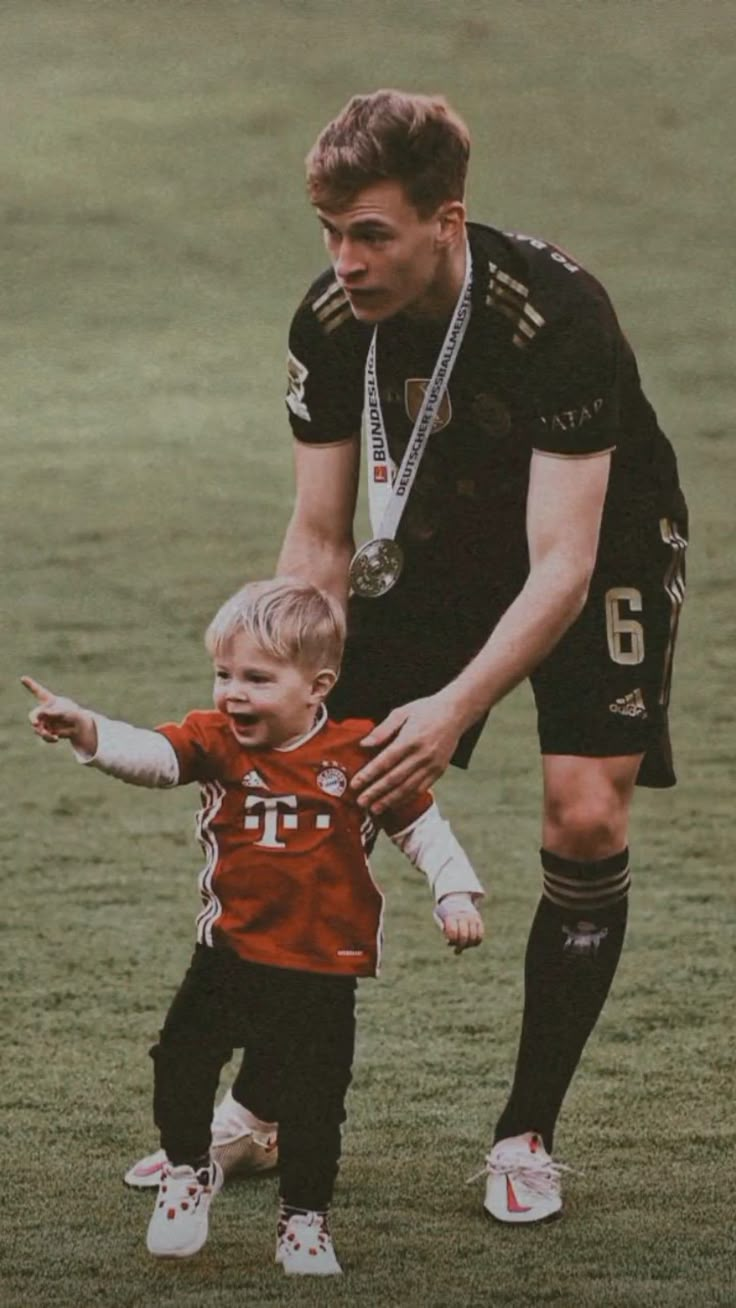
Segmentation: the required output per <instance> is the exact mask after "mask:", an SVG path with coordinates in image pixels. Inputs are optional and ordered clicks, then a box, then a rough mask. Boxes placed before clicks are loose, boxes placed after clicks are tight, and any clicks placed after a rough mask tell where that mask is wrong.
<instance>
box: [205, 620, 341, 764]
mask: <svg viewBox="0 0 736 1308" xmlns="http://www.w3.org/2000/svg"><path fill="white" fill-rule="evenodd" d="M214 668H215V687H214V701H215V708H217V709H219V710H220V712H221V713H224V714H225V715H226V716H227V717H228V718H229V720H230V726H231V728H232V732H233V735H234V736H235V739H236V740H237V741H239V743H240V744H241V745H246V746H247V747H248V748H249V749H270V748H273V747H274V746H275V745H287V744H289V743H290V742H291V741H292V740H295V739H296V738H297V737H298V736H303V735H304V733H305V732H307V731H309V729H310V728H311V726H312V725H313V723H314V715H315V711H316V708H317V706H318V704H320V703H321V702H322V700H323V699H324V697H325V695H326V694H327V692H328V690H329V689H330V687H331V686H332V684H333V683H334V680H335V675H334V673H332V672H330V671H329V669H324V670H322V671H319V672H314V671H312V670H306V669H304V668H303V667H300V666H299V665H298V664H296V663H287V662H285V661H284V660H283V659H277V658H274V656H273V655H272V654H268V653H267V652H266V651H265V650H264V649H262V647H261V646H260V645H259V644H257V642H256V641H254V640H253V639H252V638H251V637H250V636H248V635H247V634H246V633H245V632H238V633H237V634H236V635H235V636H233V637H232V638H231V639H230V640H229V641H228V643H227V644H226V645H224V646H223V648H222V649H221V650H220V651H219V653H218V654H217V656H216V658H215V659H214Z"/></svg>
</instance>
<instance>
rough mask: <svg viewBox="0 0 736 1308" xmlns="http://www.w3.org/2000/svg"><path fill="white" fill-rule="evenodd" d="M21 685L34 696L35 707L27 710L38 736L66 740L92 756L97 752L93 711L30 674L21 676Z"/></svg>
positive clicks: (55, 740)
mask: <svg viewBox="0 0 736 1308" xmlns="http://www.w3.org/2000/svg"><path fill="white" fill-rule="evenodd" d="M20 680H21V685H23V686H25V688H26V690H30V692H31V694H32V695H35V697H36V701H37V702H36V707H35V708H33V709H31V711H30V713H29V714H28V718H29V721H30V723H31V726H32V727H33V730H34V731H35V733H36V735H37V736H40V737H41V740H45V741H46V743H47V744H48V745H55V744H56V743H57V741H59V740H69V741H71V744H72V745H73V746H74V748H75V749H78V750H80V751H81V752H82V753H84V754H89V755H90V757H92V756H93V755H94V754H95V753H96V752H97V727H96V726H95V720H94V717H93V716H92V714H91V713H90V712H89V711H88V710H87V709H83V708H81V707H80V705H79V704H75V702H74V700H73V699H65V698H64V697H63V696H61V695H55V694H54V692H53V690H48V689H47V688H46V686H42V685H41V683H40V681H34V679H33V677H21V679H20Z"/></svg>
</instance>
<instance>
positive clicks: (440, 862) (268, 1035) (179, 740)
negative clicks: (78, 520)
mask: <svg viewBox="0 0 736 1308" xmlns="http://www.w3.org/2000/svg"><path fill="white" fill-rule="evenodd" d="M344 635H345V628H344V619H343V615H342V610H341V609H340V607H339V605H338V604H337V603H336V602H334V601H333V600H332V599H331V598H330V597H329V596H327V595H325V594H323V593H322V592H321V591H319V590H317V589H316V588H315V587H313V586H311V585H309V584H308V583H305V582H301V581H296V580H291V579H288V578H280V579H276V580H274V581H267V582H253V583H251V584H249V585H247V586H244V587H243V589H242V590H240V591H238V593H237V594H236V595H234V596H232V598H231V599H229V600H228V601H227V602H226V603H225V604H224V605H223V606H222V608H221V609H220V610H219V612H218V613H217V614H216V616H215V618H214V619H213V621H212V622H211V624H210V626H209V628H208V630H207V633H206V637H205V644H206V647H207V650H208V652H209V654H210V655H211V657H212V659H213V663H214V673H215V685H214V704H215V707H214V710H206V711H195V712H191V713H188V714H187V716H186V717H185V719H184V721H183V722H182V723H180V724H178V725H176V724H173V723H169V724H166V725H165V726H161V727H158V728H157V729H156V730H155V731H149V730H143V729H140V728H137V727H133V726H130V725H129V724H128V723H124V722H113V721H110V720H109V719H107V718H104V717H102V716H101V715H99V714H97V713H95V712H92V711H91V710H89V709H85V708H82V707H80V706H79V705H78V704H75V703H74V702H73V701H72V700H69V699H63V698H60V697H58V696H56V695H55V694H53V693H52V692H51V691H50V690H47V689H46V688H45V687H44V686H42V685H40V684H39V683H38V682H36V681H34V680H33V679H32V678H31V677H23V678H22V681H23V684H24V685H25V686H26V687H27V689H29V690H30V691H31V692H32V693H33V694H34V695H35V697H36V700H37V704H36V706H35V708H34V709H33V710H32V712H31V714H30V720H31V722H32V725H33V728H34V730H35V732H36V734H37V735H39V736H40V737H41V739H42V740H45V741H47V742H49V743H54V742H56V741H58V740H59V739H61V738H65V739H67V740H69V742H70V743H71V745H72V747H73V749H74V752H75V754H76V756H77V758H78V759H79V760H80V761H81V762H83V763H86V764H89V765H91V766H92V767H96V768H99V769H100V770H101V771H103V772H106V773H108V774H109V775H111V776H114V777H119V778H120V779H121V780H123V781H127V782H131V783H133V784H134V785H142V786H162V787H170V786H176V785H185V784H187V783H189V782H194V781H196V782H198V783H199V785H200V787H201V794H202V801H203V802H202V808H201V810H200V812H199V816H198V835H199V839H200V841H201V844H202V846H203V849H204V851H205V854H206V864H205V867H204V869H203V871H202V873H201V874H200V878H199V887H200V893H201V898H202V908H201V910H200V912H199V915H198V917H197V944H196V947H195V952H194V956H193V958H192V961H191V964H190V966H189V969H188V971H187V973H186V975H185V977H184V980H183V981H182V984H181V986H180V988H179V990H178V992H177V994H176V996H175V998H174V1000H173V1003H172V1004H171V1007H170V1009H169V1011H168V1014H167V1016H166V1019H165V1022H164V1025H163V1028H162V1030H161V1033H160V1037H159V1041H158V1044H157V1045H156V1046H155V1047H154V1049H153V1051H152V1054H153V1059H154V1069H155V1071H154V1118H155V1122H156V1125H157V1126H158V1128H159V1132H160V1141H161V1147H162V1149H163V1150H164V1152H165V1155H166V1159H167V1161H166V1163H165V1164H164V1166H163V1169H162V1172H161V1179H160V1185H159V1191H158V1196H157V1199H156V1204H155V1207H154V1211H153V1215H152V1217H151V1219H150V1222H149V1226H148V1235H147V1246H148V1249H149V1252H150V1253H151V1254H153V1255H154V1256H156V1257H174V1258H186V1257H189V1256H190V1255H192V1254H195V1253H196V1252H197V1251H198V1250H199V1249H201V1248H202V1246H203V1245H204V1243H205V1241H206V1239H207V1232H208V1210H209V1207H210V1203H211V1201H212V1199H213V1198H214V1196H215V1195H216V1194H217V1191H218V1190H219V1189H220V1187H221V1185H222V1181H223V1171H222V1166H221V1164H220V1163H219V1162H218V1161H217V1160H216V1159H213V1158H212V1157H211V1153H210V1148H211V1130H210V1125H211V1118H212V1110H213V1105H214V1100H215V1092H216V1089H217V1084H218V1079H219V1076H220V1072H221V1069H222V1067H223V1065H224V1064H225V1063H226V1062H227V1060H228V1059H229V1058H230V1057H231V1055H232V1050H233V1048H234V1047H243V1049H244V1050H245V1051H246V1055H247V1059H248V1062H249V1064H250V1065H251V1067H252V1068H253V1069H254V1073H255V1075H256V1076H257V1078H258V1079H259V1080H260V1081H261V1083H263V1084H267V1085H268V1086H269V1095H270V1111H271V1112H273V1110H275V1113H274V1115H275V1116H278V1123H279V1164H280V1214H279V1220H278V1227H277V1248H276V1261H277V1262H278V1263H281V1265H282V1267H283V1269H284V1271H285V1272H286V1273H288V1274H293V1273H296V1274H303V1273H306V1274H313V1275H322V1276H329V1275H335V1274H339V1273H340V1271H341V1268H340V1265H339V1263H338V1261H337V1258H336V1256H335V1252H334V1249H333V1246H332V1240H331V1237H330V1232H329V1226H328V1209H329V1205H330V1201H331V1198H332V1192H333V1187H334V1182H335V1177H336V1175H337V1169H338V1161H339V1157H340V1127H341V1123H342V1122H343V1121H344V1120H345V1111H344V1103H345V1096H346V1092H347V1089H348V1085H349V1083H350V1079H351V1067H352V1059H353V1044H354V1034H355V1021H354V995H355V986H356V978H357V977H360V976H373V975H375V974H376V972H377V970H378V964H379V959H380V947H381V928H382V920H383V896H382V895H381V893H380V891H379V890H378V888H377V887H376V885H375V883H374V881H373V880H372V877H371V873H370V868H369V865H368V858H367V856H368V852H369V850H370V848H371V847H372V844H373V842H374V840H375V835H376V830H375V826H374V823H373V821H372V820H371V819H370V817H367V816H366V814H365V813H364V812H363V811H362V810H361V809H360V808H359V807H358V805H357V803H356V802H355V798H354V792H353V791H351V788H350V779H351V777H352V775H353V774H354V773H355V772H357V771H358V769H359V768H360V766H361V764H362V763H364V761H365V750H364V749H362V748H361V746H360V740H361V738H362V737H363V736H364V735H365V734H366V732H367V731H368V729H369V724H368V723H366V722H365V721H356V720H353V721H346V722H342V723H333V722H331V721H329V719H328V717H327V713H326V710H325V707H324V704H323V701H324V698H325V696H326V695H327V693H328V692H329V690H330V688H331V687H332V685H333V684H334V682H335V680H336V678H337V675H338V671H339V667H340V659H341V655H342V648H343V642H344ZM381 825H382V827H384V828H385V829H386V831H387V832H388V834H389V835H390V836H391V838H392V840H393V841H394V843H395V844H396V845H397V846H398V847H399V848H400V849H401V850H402V851H403V852H404V853H405V854H406V855H407V857H408V858H409V859H410V860H411V861H412V863H414V864H415V865H416V866H418V867H420V868H421V869H422V870H423V871H424V872H425V873H426V875H427V877H428V879H429V882H430V884H431V886H432V888H433V891H434V896H435V900H436V901H437V909H436V914H437V916H438V919H439V921H440V922H441V925H442V929H443V931H444V934H445V936H446V938H447V940H448V942H450V943H451V944H453V945H454V946H455V949H456V950H457V951H459V950H461V949H464V948H466V947H467V946H471V945H476V944H478V943H479V942H480V940H481V939H482V934H483V926H482V921H481V918H480V916H479V914H478V912H477V910H476V908H475V906H474V901H475V899H476V898H477V897H478V896H479V895H481V894H482V893H483V892H482V887H481V885H480V883H479V881H478V879H477V877H476V876H475V873H474V872H473V870H472V868H471V867H470V865H469V863H468V860H467V858H466V857H465V855H464V853H463V851H462V850H461V848H460V846H459V845H458V843H457V841H456V840H455V838H454V836H453V835H452V833H451V831H450V829H449V827H448V825H447V823H446V822H444V821H443V820H442V819H441V818H440V816H439V813H438V811H437V808H436V805H435V804H434V801H433V799H432V796H431V794H430V793H429V792H425V793H424V794H422V795H419V796H418V797H416V798H415V799H413V800H412V801H410V802H408V803H405V804H403V805H402V806H401V808H400V809H397V810H396V811H393V812H390V813H386V814H384V815H382V818H381ZM252 1107H253V1109H254V1111H256V1112H257V1111H258V1105H253V1106H252ZM256 1120H257V1119H256Z"/></svg>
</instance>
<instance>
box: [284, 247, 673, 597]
mask: <svg viewBox="0 0 736 1308" xmlns="http://www.w3.org/2000/svg"><path fill="white" fill-rule="evenodd" d="M468 235H469V240H470V247H471V252H472V258H473V288H472V312H471V317H470V322H469V326H468V330H467V333H466V336H465V340H464V342H463V345H462V348H461V350H460V353H459V356H458V358H457V360H456V362H455V366H454V369H453V372H452V376H451V378H450V383H449V387H448V389H447V392H446V393H445V396H444V399H443V401H442V405H441V407H440V410H439V412H438V414H437V417H436V419H435V425H434V428H433V432H432V435H431V438H430V440H429V442H428V444H427V448H426V450H425V453H424V456H423V459H422V463H421V466H420V469H419V472H418V475H417V478H416V481H415V483H414V486H413V488H412V491H411V493H410V496H409V500H408V503H407V505H406V507H405V510H404V515H403V517H402V520H401V524H400V527H399V532H398V538H399V540H400V541H401V542H402V544H403V546H404V550H405V556H406V563H405V568H404V573H403V575H402V578H401V580H400V582H399V584H398V585H397V587H396V588H395V590H394V591H393V592H391V593H390V597H387V602H389V603H391V604H400V605H404V604H405V603H406V601H407V599H410V600H411V602H412V603H413V604H414V605H419V606H420V607H422V608H424V609H426V610H427V613H428V616H431V612H432V611H433V610H436V611H441V610H442V608H443V607H444V606H445V605H446V603H447V602H449V601H450V600H451V602H452V603H453V607H456V612H462V611H463V610H464V611H466V612H467V613H469V614H470V615H471V619H472V615H474V614H478V615H481V616H482V612H483V610H484V609H485V607H486V605H485V601H484V596H490V595H491V593H492V607H493V608H494V609H496V608H497V606H498V601H499V596H501V595H505V597H506V599H507V600H508V599H510V598H511V597H512V596H513V595H514V594H515V593H516V592H517V591H518V589H519V588H520V586H521V585H522V584H523V580H524V577H525V575H526V572H527V570H528V554H527V545H526V533H525V506H526V496H527V487H528V479H529V462H530V457H531V453H532V451H533V450H541V451H545V452H547V453H550V454H555V455H558V456H562V457H566V456H567V457H570V456H573V457H575V456H580V455H586V454H594V453H597V452H600V451H604V450H611V451H612V472H611V479H610V484H609V490H608V495H607V500H606V507H605V512H604V520H603V526H602V532H601V543H600V548H599V559H598V565H599V566H605V563H606V560H607V559H609V560H610V558H611V557H613V556H615V555H617V554H618V555H620V553H621V551H622V550H624V551H625V550H628V549H632V550H635V549H636V548H637V541H638V540H639V538H640V537H641V538H643V536H644V534H645V532H646V531H647V530H649V531H651V526H652V524H655V525H656V523H657V521H658V520H659V518H660V517H662V516H667V515H671V514H672V513H673V511H674V507H673V506H675V505H676V504H677V502H678V499H677V497H678V480H677V465H676V461H675V456H674V453H673V451H672V447H671V445H670V443H669V441H668V440H667V438H666V436H665V435H664V434H663V433H662V431H661V430H660V428H659V426H658V423H657V419H656V415H655V413H654V410H653V409H652V406H651V405H650V404H649V402H648V400H647V399H646V397H645V395H644V393H643V391H642V387H641V383H640V379H639V374H638V370H637V366H636V361H635V358H634V355H633V352H632V350H631V348H630V346H629V344H628V342H627V340H626V338H625V336H624V334H623V332H622V331H621V328H620V326H619V324H618V321H617V318H616V315H615V313H614V310H613V307H612V305H611V302H610V300H609V298H608V295H607V294H606V291H605V290H604V288H603V287H602V286H601V284H600V283H599V282H598V281H597V280H596V279H595V278H594V277H593V276H591V274H590V273H588V272H586V271H585V269H583V268H581V267H580V265H579V264H577V263H576V262H575V260H574V259H572V258H571V257H570V256H569V255H568V254H566V253H565V252H564V251H562V250H560V249H558V248H557V247H556V246H554V245H551V244H550V243H549V242H546V241H542V240H539V239H537V238H536V237H530V236H524V235H522V234H520V233H508V232H500V231H497V230H495V229H494V228H491V227H487V226H481V225H479V224H475V223H471V224H469V226H468ZM445 331H446V324H438V325H435V324H431V325H430V324H427V323H419V322H417V321H416V320H412V319H410V318H408V317H406V316H404V315H402V314H398V315H396V316H395V317H394V318H391V319H388V320H386V321H385V322H382V323H381V324H380V325H379V328H378V337H377V371H378V384H379V391H380V397H381V405H382V409H383V415H384V421H385V424H386V430H387V433H388V438H389V448H390V451H391V456H392V459H393V460H394V462H395V463H396V464H397V465H398V464H399V463H400V461H401V457H402V454H403V451H404V449H405V447H406V444H407V441H408V439H409V436H410V433H411V430H412V427H413V424H414V421H415V420H416V417H417V414H418V411H419V407H420V405H421V402H422V399H423V395H424V389H425V387H426V385H427V383H428V381H429V379H430V377H431V375H432V372H433V369H434V365H435V363H436V360H437V355H438V353H439V350H440V347H441V345H442V341H443V339H444V335H445ZM372 334H373V326H372V325H367V324H363V323H361V322H359V321H358V320H357V319H356V318H354V317H353V314H352V312H351V309H350V306H349V304H348V301H347V298H346V296H345V294H344V292H343V291H342V289H341V287H340V286H339V284H338V282H337V281H336V279H335V277H334V274H333V273H332V271H329V272H326V273H324V274H323V275H322V276H321V277H320V278H318V280H317V281H316V282H315V283H314V284H313V285H312V286H311V287H310V289H309V291H308V292H307V295H306V296H305V298H304V299H303V300H302V302H301V304H300V305H299V308H298V309H297V312H296V314H295V316H294V318H293V321H292V324H291V331H290V335H289V382H288V392H287V405H288V410H289V418H290V422H291V427H292V430H293V432H294V435H295V436H296V437H297V439H298V440H300V441H304V442H315V443H320V444H325V443H329V442H330V441H342V440H345V439H346V438H348V437H350V436H351V435H353V434H354V433H356V432H358V431H359V430H360V425H361V412H362V407H363V371H364V365H365V358H366V353H367V350H368V345H369V343H370V339H371V336H372ZM371 602H372V601H371ZM382 602H383V601H382Z"/></svg>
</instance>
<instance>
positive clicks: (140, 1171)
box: [123, 1090, 279, 1190]
mask: <svg viewBox="0 0 736 1308" xmlns="http://www.w3.org/2000/svg"><path fill="white" fill-rule="evenodd" d="M210 1155H211V1157H212V1158H213V1160H214V1161H215V1162H216V1163H219V1164H220V1167H221V1168H222V1172H223V1176H224V1177H225V1179H227V1178H228V1177H231V1176H236V1175H237V1176H255V1175H256V1174H257V1173H259V1172H270V1171H273V1169H274V1168H275V1167H277V1166H278V1161H279V1151H278V1132H277V1131H276V1129H274V1130H273V1131H268V1132H261V1131H254V1130H253V1129H252V1128H251V1127H250V1126H247V1125H246V1124H245V1122H244V1121H243V1109H242V1108H241V1106H240V1104H239V1103H238V1102H237V1100H236V1099H233V1096H232V1094H231V1092H230V1091H229V1090H228V1092H227V1094H226V1095H225V1096H224V1098H223V1100H222V1102H221V1103H219V1104H218V1105H217V1108H216V1109H215V1111H214V1114H213V1116H212V1146H211V1148H210ZM165 1162H166V1154H165V1153H164V1151H163V1149H157V1150H156V1151H155V1153H152V1154H146V1156H145V1158H140V1159H139V1160H138V1162H137V1163H134V1164H133V1166H132V1167H131V1168H130V1169H129V1170H128V1171H127V1172H126V1173H125V1176H124V1177H123V1180H124V1181H125V1184H126V1185H129V1186H131V1187H132V1188H133V1189H134V1190H144V1189H155V1187H156V1186H157V1185H158V1183H159V1181H160V1180H161V1173H162V1171H163V1167H164V1163H165Z"/></svg>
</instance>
